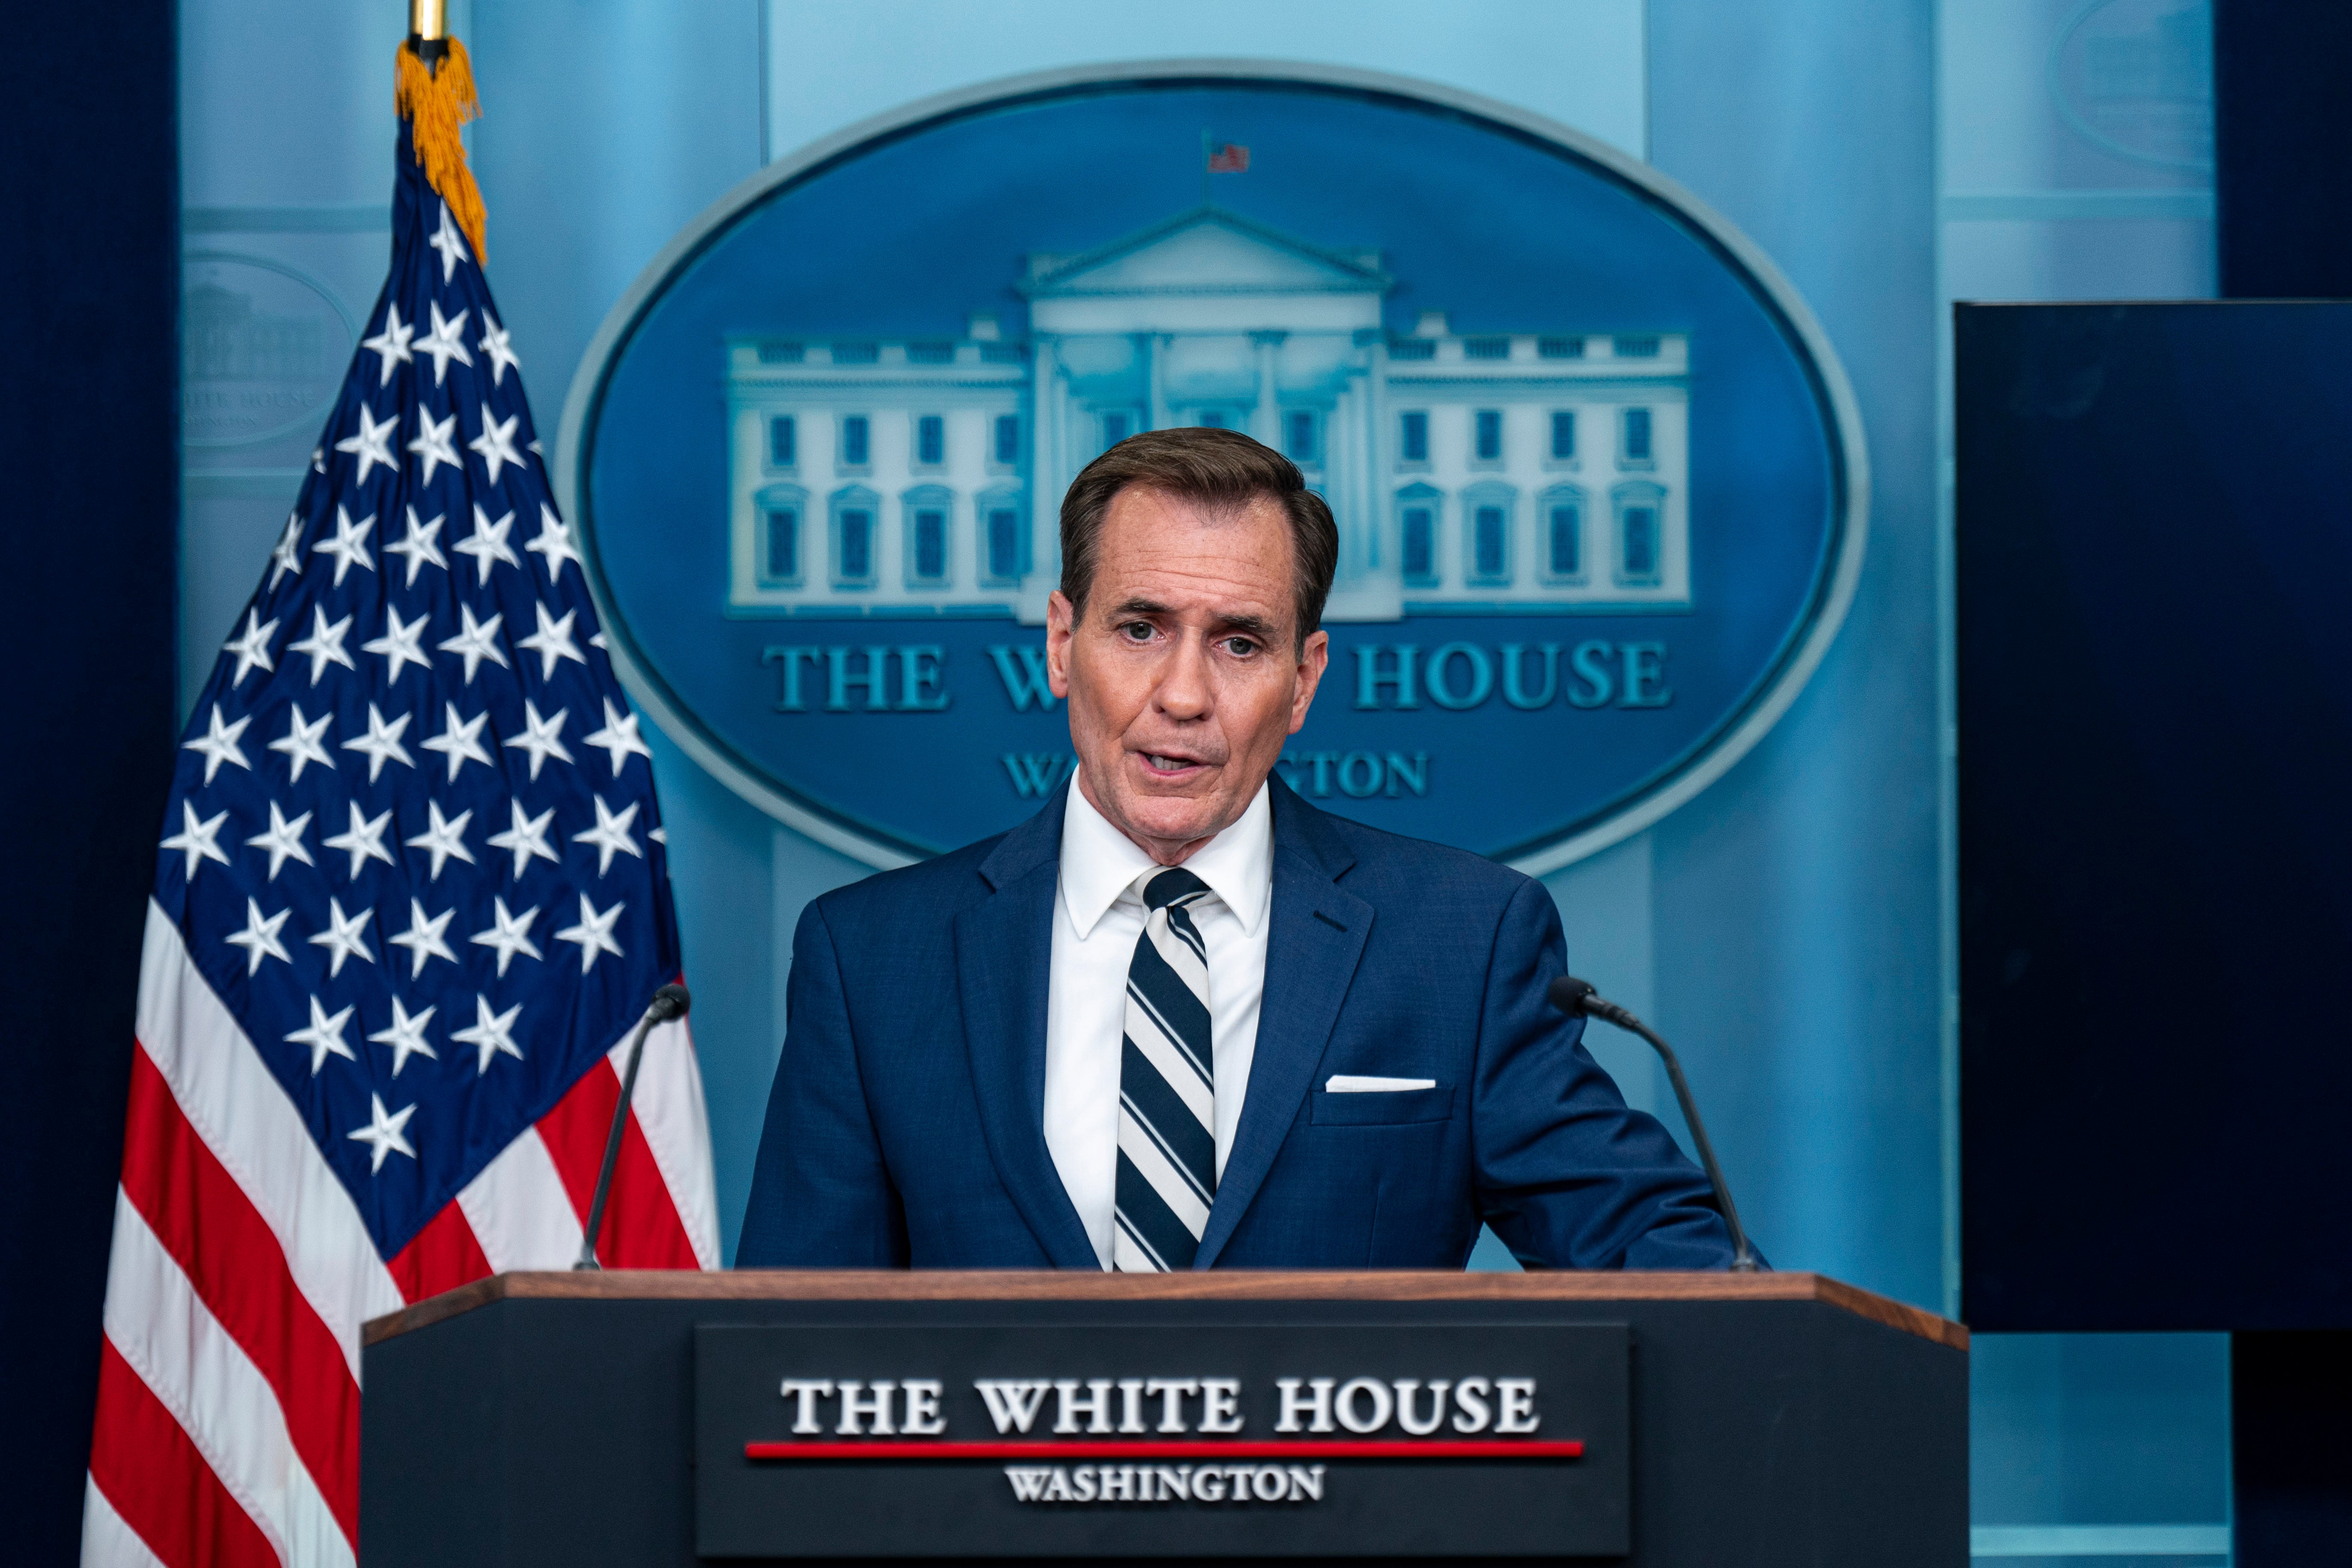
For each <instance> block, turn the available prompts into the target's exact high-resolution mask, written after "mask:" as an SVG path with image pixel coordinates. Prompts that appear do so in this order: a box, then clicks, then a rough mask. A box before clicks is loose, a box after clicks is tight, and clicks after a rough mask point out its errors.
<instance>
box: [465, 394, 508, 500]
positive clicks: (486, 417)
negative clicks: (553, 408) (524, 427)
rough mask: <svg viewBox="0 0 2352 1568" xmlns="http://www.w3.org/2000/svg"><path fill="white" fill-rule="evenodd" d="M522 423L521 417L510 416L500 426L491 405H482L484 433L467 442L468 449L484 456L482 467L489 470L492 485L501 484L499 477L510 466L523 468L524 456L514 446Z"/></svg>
mask: <svg viewBox="0 0 2352 1568" xmlns="http://www.w3.org/2000/svg"><path fill="white" fill-rule="evenodd" d="M451 417H452V418H455V417H456V416H454V415H453V416H451ZM521 423H522V416H521V415H520V414H509V415H508V416H507V417H506V422H505V423H504V424H500V423H499V421H497V420H495V419H493V418H491V417H490V405H488V404H487V403H485V404H483V405H482V433H481V434H480V435H478V436H477V437H474V438H473V439H472V440H470V441H468V442H467V443H466V449H467V451H470V452H479V453H480V454H481V455H482V467H484V468H488V470H489V472H490V483H492V484H497V483H498V482H499V474H500V473H501V472H503V471H504V470H505V468H506V467H507V466H508V465H509V464H512V465H513V466H514V467H516V468H521V467H522V454H521V453H520V452H518V451H516V450H515V444H514V433H515V426H518V425H520V424H521Z"/></svg>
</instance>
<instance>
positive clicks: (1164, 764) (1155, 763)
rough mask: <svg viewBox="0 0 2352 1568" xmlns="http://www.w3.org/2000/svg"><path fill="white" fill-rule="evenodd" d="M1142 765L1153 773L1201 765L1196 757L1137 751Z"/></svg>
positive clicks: (1179, 770) (1176, 771) (1169, 771)
mask: <svg viewBox="0 0 2352 1568" xmlns="http://www.w3.org/2000/svg"><path fill="white" fill-rule="evenodd" d="M1136 754H1137V755H1139V756H1140V757H1141V758H1142V759H1143V765H1144V767H1145V768H1146V769H1147V770H1148V771H1150V772H1151V773H1183V772H1186V771H1187V770H1189V769H1192V768H1197V767H1200V766H1202V763H1201V761H1200V759H1198V758H1196V757H1180V756H1173V755H1171V754H1170V753H1168V752H1138V753H1136Z"/></svg>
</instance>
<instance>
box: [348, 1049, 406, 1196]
mask: <svg viewBox="0 0 2352 1568" xmlns="http://www.w3.org/2000/svg"><path fill="white" fill-rule="evenodd" d="M395 1070H396V1069H395ZM415 1114H416V1107H415V1106H413V1105H404V1106H402V1107H401V1108H400V1109H399V1110H396V1111H394V1112H393V1113H392V1114H390V1115H388V1116H387V1115H386V1114H384V1109H383V1096H382V1095H380V1094H375V1093H373V1092H371V1093H370V1094H369V1095H368V1124H367V1125H366V1126H365V1127H362V1128H361V1129H360V1130H359V1131H356V1132H354V1133H352V1135H351V1137H352V1142H355V1143H364V1144H366V1145H367V1146H368V1174H369V1175H371V1176H373V1175H374V1174H376V1173H378V1172H380V1171H382V1170H383V1162H384V1156H386V1155H387V1154H392V1153H395V1152H397V1153H402V1154H405V1155H407V1156H408V1157H409V1158H410V1159H412V1160H414V1159H415V1158H416V1151H415V1150H414V1149H412V1148H410V1147H409V1146H408V1140H407V1139H406V1138H404V1137H403V1136H402V1135H401V1134H402V1131H403V1130H404V1129H405V1128H406V1127H407V1126H408V1119H409V1118H410V1117H412V1116H414V1115H415Z"/></svg>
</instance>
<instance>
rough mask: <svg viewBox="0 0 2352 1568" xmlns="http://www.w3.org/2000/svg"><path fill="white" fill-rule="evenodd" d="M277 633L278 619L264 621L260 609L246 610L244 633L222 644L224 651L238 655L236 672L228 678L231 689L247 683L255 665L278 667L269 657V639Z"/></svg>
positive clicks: (267, 667)
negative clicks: (247, 678) (246, 680)
mask: <svg viewBox="0 0 2352 1568" xmlns="http://www.w3.org/2000/svg"><path fill="white" fill-rule="evenodd" d="M277 635H278V623H277V622H276V621H264V620H263V619H262V618H261V612H260V611H258V610H247V611H246V612H245V633H244V635H243V636H241V637H231V638H229V639H228V641H226V642H225V643H223V644H221V651H222V652H223V653H233V654H235V655H236V674H235V675H232V676H230V677H229V678H228V684H229V689H230V690H232V691H234V690H236V689H237V688H238V687H240V686H242V685H244V684H245V678H246V677H247V675H250V674H251V673H253V667H254V666H255V665H259V666H260V667H261V668H264V669H276V668H278V667H277V666H276V665H275V664H273V663H271V662H270V658H269V639H270V638H271V637H275V636H277Z"/></svg>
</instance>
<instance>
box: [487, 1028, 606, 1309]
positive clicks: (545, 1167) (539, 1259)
mask: <svg viewBox="0 0 2352 1568" xmlns="http://www.w3.org/2000/svg"><path fill="white" fill-rule="evenodd" d="M592 1070H593V1069H592ZM457 1206H458V1207H459V1208H460V1209H462V1210H464V1211H465V1215H466V1223H467V1225H469V1226H473V1227H474V1239H475V1241H477V1242H478V1243H479V1244H480V1246H481V1248H482V1256H483V1257H484V1258H488V1260H489V1264H490V1272H492V1273H493V1274H504V1273H507V1272H509V1271H510V1270H512V1269H517V1268H571V1267H572V1264H573V1262H575V1261H576V1260H577V1259H578V1258H579V1257H580V1238H581V1235H582V1226H581V1224H580V1216H579V1215H577V1214H576V1213H574V1212H573V1210H572V1194H571V1193H570V1192H569V1191H568V1190H566V1189H565V1187H564V1185H563V1178H562V1176H561V1175H559V1174H557V1173H556V1169H555V1157H554V1156H553V1155H552V1154H550V1153H549V1152H547V1143H546V1142H545V1140H543V1139H541V1137H540V1135H539V1129H538V1128H536V1127H526V1128H524V1129H523V1130H522V1132H521V1134H520V1136H519V1137H517V1138H516V1139H515V1141H514V1142H511V1143H509V1144H508V1145H507V1146H506V1147H505V1148H503V1149H501V1150H499V1157H498V1158H497V1159H495V1160H492V1161H491V1162H490V1163H488V1164H487V1165H485V1166H483V1167H482V1173H481V1174H480V1175H478V1176H476V1177H475V1178H474V1179H473V1180H472V1181H470V1182H468V1183H467V1184H466V1185H465V1186H464V1187H463V1188H461V1189H460V1190H459V1191H458V1194H457Z"/></svg>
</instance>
